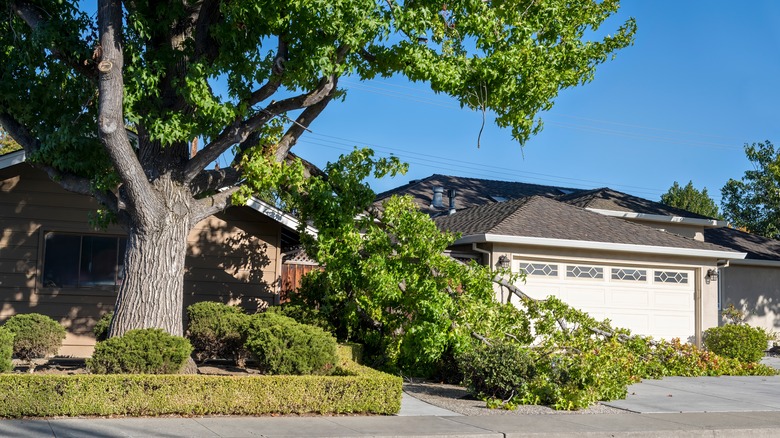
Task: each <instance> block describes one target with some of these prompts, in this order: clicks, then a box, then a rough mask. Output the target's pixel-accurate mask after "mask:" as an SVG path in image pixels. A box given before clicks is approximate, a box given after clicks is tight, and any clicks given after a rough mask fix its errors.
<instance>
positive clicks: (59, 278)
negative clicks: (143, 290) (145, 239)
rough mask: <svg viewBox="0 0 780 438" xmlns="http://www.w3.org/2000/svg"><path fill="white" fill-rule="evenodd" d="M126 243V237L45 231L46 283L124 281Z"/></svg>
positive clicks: (73, 284) (80, 284)
mask: <svg viewBox="0 0 780 438" xmlns="http://www.w3.org/2000/svg"><path fill="white" fill-rule="evenodd" d="M126 246H127V239H126V238H125V237H118V236H94V235H79V234H66V233H51V232H50V233H46V238H45V246H44V258H43V286H44V287H95V286H116V285H118V284H121V283H122V273H123V266H124V259H125V247H126Z"/></svg>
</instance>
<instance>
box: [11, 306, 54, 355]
mask: <svg viewBox="0 0 780 438" xmlns="http://www.w3.org/2000/svg"><path fill="white" fill-rule="evenodd" d="M3 327H5V328H6V329H7V330H8V331H10V332H11V333H13V334H14V354H15V355H16V357H18V358H19V359H22V360H25V361H28V362H29V361H31V360H32V359H40V358H43V357H46V356H48V355H53V354H56V353H57V350H59V348H60V345H62V341H63V340H64V339H65V329H64V328H63V327H62V326H61V325H60V324H59V323H58V322H57V321H55V320H53V319H51V318H49V317H48V316H45V315H41V314H40V313H26V314H19V315H15V316H12V317H11V318H9V319H8V321H6V323H5V325H4V326H3Z"/></svg>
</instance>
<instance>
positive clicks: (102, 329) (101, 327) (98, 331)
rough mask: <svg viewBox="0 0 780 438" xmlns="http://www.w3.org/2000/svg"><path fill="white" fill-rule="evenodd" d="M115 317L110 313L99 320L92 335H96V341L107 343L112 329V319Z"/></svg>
mask: <svg viewBox="0 0 780 438" xmlns="http://www.w3.org/2000/svg"><path fill="white" fill-rule="evenodd" d="M113 317H114V312H108V313H105V314H103V316H101V317H100V319H98V321H97V322H96V323H95V327H93V328H92V333H94V335H95V340H96V341H98V342H100V341H105V340H106V339H108V329H109V328H111V319H112V318H113Z"/></svg>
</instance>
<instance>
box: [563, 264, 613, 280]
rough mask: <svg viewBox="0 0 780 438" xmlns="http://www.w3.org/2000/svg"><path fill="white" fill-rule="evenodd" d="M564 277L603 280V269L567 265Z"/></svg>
mask: <svg viewBox="0 0 780 438" xmlns="http://www.w3.org/2000/svg"><path fill="white" fill-rule="evenodd" d="M566 276H567V277H572V278H604V268H601V267H598V266H582V265H569V266H566Z"/></svg>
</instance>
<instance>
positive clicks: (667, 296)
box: [653, 291, 693, 310]
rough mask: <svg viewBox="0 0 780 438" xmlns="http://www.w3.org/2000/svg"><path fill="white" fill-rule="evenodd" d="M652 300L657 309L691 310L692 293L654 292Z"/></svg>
mask: <svg viewBox="0 0 780 438" xmlns="http://www.w3.org/2000/svg"><path fill="white" fill-rule="evenodd" d="M654 298H655V299H654V300H653V307H655V308H657V309H671V310H693V291H691V292H690V293H689V292H687V291H674V292H671V291H655V293H654Z"/></svg>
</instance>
